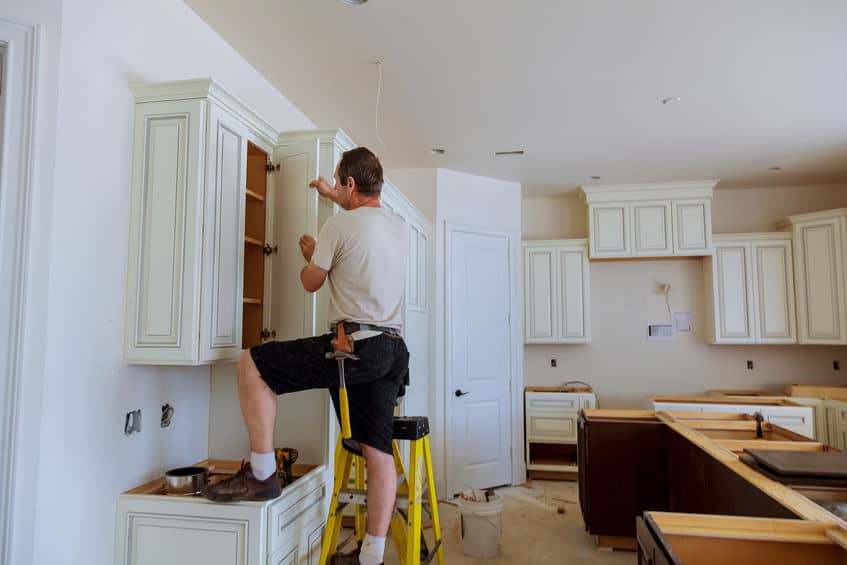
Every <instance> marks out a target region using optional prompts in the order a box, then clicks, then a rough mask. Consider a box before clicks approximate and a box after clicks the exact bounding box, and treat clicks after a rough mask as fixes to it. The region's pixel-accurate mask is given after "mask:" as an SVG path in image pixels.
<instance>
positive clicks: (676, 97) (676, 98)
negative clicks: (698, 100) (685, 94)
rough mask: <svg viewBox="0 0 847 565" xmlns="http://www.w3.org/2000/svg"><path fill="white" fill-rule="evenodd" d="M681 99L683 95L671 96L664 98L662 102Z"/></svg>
mask: <svg viewBox="0 0 847 565" xmlns="http://www.w3.org/2000/svg"><path fill="white" fill-rule="evenodd" d="M680 100H682V97H681V96H669V97H668V98H662V104H672V103H674V102H679V101H680Z"/></svg>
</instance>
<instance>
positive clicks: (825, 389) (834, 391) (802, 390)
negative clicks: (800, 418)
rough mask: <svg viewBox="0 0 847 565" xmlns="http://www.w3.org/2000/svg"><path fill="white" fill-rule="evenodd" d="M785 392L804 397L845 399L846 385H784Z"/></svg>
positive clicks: (846, 398) (789, 394)
mask: <svg viewBox="0 0 847 565" xmlns="http://www.w3.org/2000/svg"><path fill="white" fill-rule="evenodd" d="M785 394H787V395H788V396H801V397H805V398H830V399H832V400H843V401H847V386H834V385H794V384H791V385H786V386H785Z"/></svg>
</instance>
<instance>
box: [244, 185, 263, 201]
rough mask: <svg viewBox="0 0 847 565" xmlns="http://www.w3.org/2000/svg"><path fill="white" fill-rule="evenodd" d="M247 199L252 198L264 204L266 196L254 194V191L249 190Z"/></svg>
mask: <svg viewBox="0 0 847 565" xmlns="http://www.w3.org/2000/svg"><path fill="white" fill-rule="evenodd" d="M247 198H252V199H253V200H255V201H257V202H264V201H265V197H264V196H262V195H261V194H259V193H258V192H254V191H252V190H250V189H249V188H248V189H247Z"/></svg>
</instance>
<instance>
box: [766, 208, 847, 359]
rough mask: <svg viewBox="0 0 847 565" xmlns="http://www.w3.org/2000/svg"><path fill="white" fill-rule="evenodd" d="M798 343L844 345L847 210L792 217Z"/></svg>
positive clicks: (788, 222) (784, 225) (846, 329)
mask: <svg viewBox="0 0 847 565" xmlns="http://www.w3.org/2000/svg"><path fill="white" fill-rule="evenodd" d="M780 227H782V228H785V229H790V230H791V231H792V233H793V239H794V261H795V270H794V281H795V283H796V288H797V323H798V326H799V332H798V334H799V341H800V343H809V344H822V345H843V344H847V326H845V324H846V323H847V312H845V296H844V292H845V285H844V268H845V260H844V250H845V246H844V240H845V237H847V209H838V210H830V211H826V212H815V213H812V214H802V215H798V216H791V217H789V218H787V219H786V220H785V222H783V223H782V224H781V225H780Z"/></svg>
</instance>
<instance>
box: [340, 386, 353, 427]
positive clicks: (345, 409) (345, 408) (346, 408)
mask: <svg viewBox="0 0 847 565" xmlns="http://www.w3.org/2000/svg"><path fill="white" fill-rule="evenodd" d="M338 400H339V401H340V404H341V407H340V408H341V437H342V439H350V436H352V435H353V433H352V432H351V431H350V405H349V404H348V402H347V387H341V388H339V389H338Z"/></svg>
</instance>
